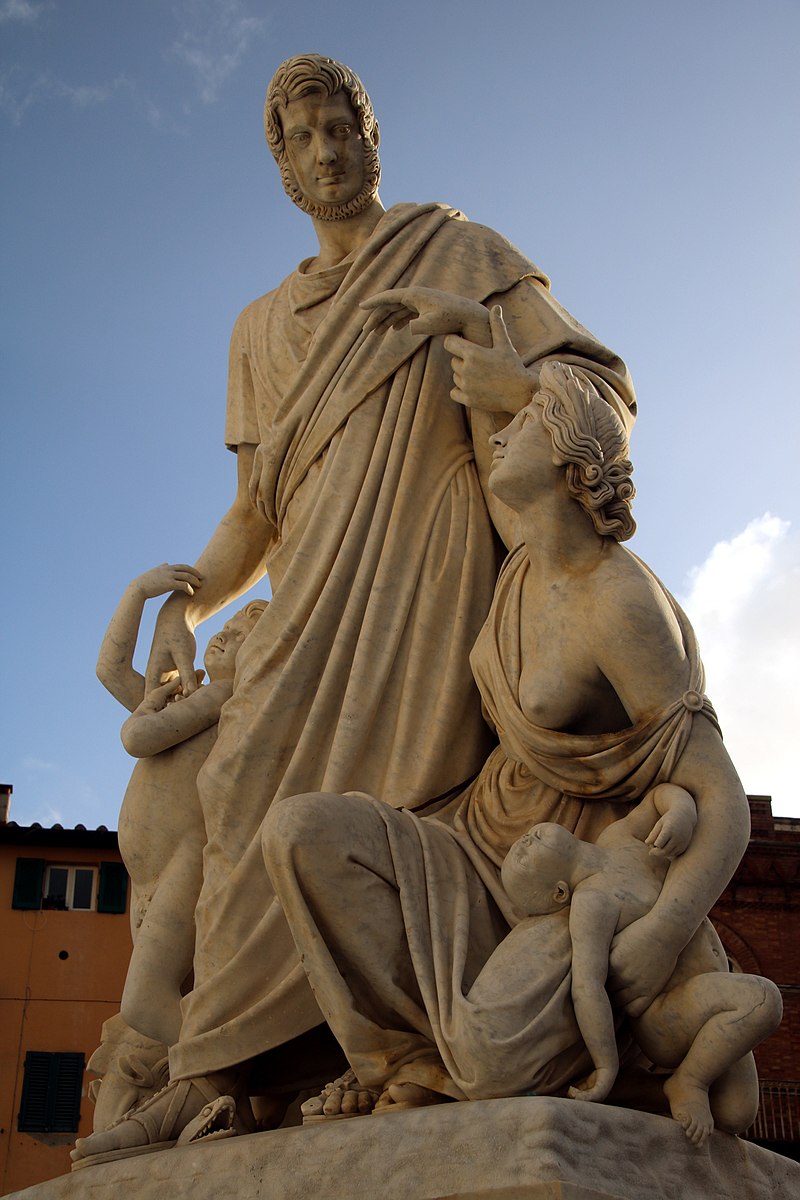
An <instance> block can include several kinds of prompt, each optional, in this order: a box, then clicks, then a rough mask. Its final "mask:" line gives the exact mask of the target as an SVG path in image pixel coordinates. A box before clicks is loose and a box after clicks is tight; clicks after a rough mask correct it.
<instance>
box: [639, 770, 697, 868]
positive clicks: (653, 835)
mask: <svg viewBox="0 0 800 1200" xmlns="http://www.w3.org/2000/svg"><path fill="white" fill-rule="evenodd" d="M649 798H650V799H651V800H652V802H653V804H654V805H655V807H656V810H657V812H659V813H660V819H659V820H658V821H656V823H655V825H654V826H653V828H652V829H651V830H650V833H649V834H648V835H647V837H646V838H645V843H646V845H648V846H650V847H652V849H653V850H658V851H660V852H661V853H662V854H663V855H664V857H665V858H670V859H672V858H677V857H678V855H679V854H683V852H684V850H685V849H686V847H687V846H688V845H689V843H690V841H691V840H692V834H693V833H694V827H695V825H696V824H697V805H696V804H695V802H694V797H693V796H691V795H690V794H689V792H687V791H686V789H685V788H682V787H678V786H677V784H674V783H660V784H658V786H657V787H654V788H653V790H652V791H651V792H650V793H649Z"/></svg>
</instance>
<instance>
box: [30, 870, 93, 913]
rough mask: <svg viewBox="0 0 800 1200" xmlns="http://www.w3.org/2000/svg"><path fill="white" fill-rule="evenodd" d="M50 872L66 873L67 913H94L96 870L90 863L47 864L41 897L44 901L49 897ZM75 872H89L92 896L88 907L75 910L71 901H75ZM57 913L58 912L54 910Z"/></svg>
mask: <svg viewBox="0 0 800 1200" xmlns="http://www.w3.org/2000/svg"><path fill="white" fill-rule="evenodd" d="M51 871H66V872H67V895H66V902H67V911H68V912H94V910H95V909H96V908H97V876H98V869H97V867H95V866H93V865H92V864H91V863H58V862H54V863H48V864H47V866H46V867H45V872H44V889H43V893H42V897H43V899H44V900H46V899H47V897H48V896H49V895H50V872H51ZM77 871H90V872H91V876H92V894H91V898H90V901H89V905H88V907H86V908H75V906H74V904H73V901H74V899H75V874H76V872H77ZM55 911H58V910H55Z"/></svg>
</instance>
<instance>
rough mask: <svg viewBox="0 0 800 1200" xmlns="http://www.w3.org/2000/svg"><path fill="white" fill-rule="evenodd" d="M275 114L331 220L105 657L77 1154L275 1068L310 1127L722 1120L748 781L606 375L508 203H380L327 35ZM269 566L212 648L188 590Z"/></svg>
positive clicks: (747, 1099) (249, 1109) (241, 578)
mask: <svg viewBox="0 0 800 1200" xmlns="http://www.w3.org/2000/svg"><path fill="white" fill-rule="evenodd" d="M265 129H266V137H267V142H268V145H269V148H270V150H271V152H272V154H273V156H274V157H275V159H276V162H277V164H278V167H279V169H280V173H281V178H282V181H283V185H284V188H285V190H286V192H287V193H288V195H289V196H290V198H291V199H292V201H293V202H294V203H295V204H296V205H297V206H298V207H299V208H300V209H302V211H303V212H304V213H306V214H307V215H308V217H309V218H310V221H311V224H312V225H313V228H314V231H315V233H316V235H317V239H318V242H319V249H318V252H317V254H316V255H313V256H312V257H310V258H307V259H306V260H304V261H303V262H302V263H300V265H299V267H298V268H297V270H296V271H295V272H293V273H292V274H291V275H290V276H289V277H288V278H287V279H285V280H284V281H283V282H282V283H279V284H278V285H277V286H276V287H275V288H274V290H272V291H270V292H268V293H267V294H266V295H264V296H262V297H261V298H260V299H258V300H255V301H254V302H253V303H252V304H250V305H249V306H248V307H247V308H245V310H244V311H243V313H242V314H241V316H240V317H239V319H238V321H237V322H236V326H235V328H234V331H233V336H232V340H231V350H230V374H229V390H228V409H227V422H226V443H227V445H228V447H229V448H230V449H231V450H233V451H234V452H235V455H236V470H237V485H236V492H235V496H234V499H233V503H232V505H231V507H230V509H229V510H228V512H227V513H226V514H225V515H224V516H223V517H222V519H221V521H220V523H219V525H218V527H217V528H216V530H214V531H213V532H212V534H211V537H210V540H209V542H208V544H207V546H206V549H205V550H204V551H203V553H202V554H201V556H200V558H199V559H198V561H197V563H196V564H195V565H193V566H189V565H180V564H179V565H168V564H164V565H163V566H161V567H157V568H154V569H153V570H151V571H148V572H147V573H146V574H145V575H142V576H140V577H139V578H138V579H136V580H134V582H133V583H132V584H131V585H130V586H129V587H128V589H127V590H126V592H125V594H124V595H123V597H122V600H121V602H120V605H119V607H118V609H117V612H116V613H115V614H114V617H113V619H112V622H111V625H110V626H109V630H108V632H107V634H106V638H105V640H104V642H103V647H102V650H101V653H100V659H99V662H98V673H99V675H100V678H101V679H102V681H103V682H104V683H105V684H106V686H107V687H108V688H109V689H110V690H111V691H112V692H113V694H114V695H115V696H116V697H117V698H118V699H119V700H120V701H121V702H122V703H123V704H124V705H125V706H126V708H127V709H128V710H129V712H130V714H131V715H130V716H129V717H128V719H127V720H126V722H125V725H124V727H123V742H124V744H125V747H126V749H127V750H128V751H129V752H130V753H131V754H132V755H133V756H135V757H136V758H137V763H136V766H135V769H134V772H133V775H132V778H131V783H130V786H129V788H128V792H127V794H126V796H125V800H124V803H123V808H122V813H121V816H120V845H121V848H122V851H123V855H124V858H125V861H126V864H127V866H128V869H129V872H130V875H131V881H132V887H133V904H132V927H133V937H134V950H133V956H132V959H131V965H130V970H129V974H128V980H127V983H126V986H125V992H124V995H123V1000H122V1006H121V1012H120V1014H119V1016H118V1017H115V1018H113V1019H112V1020H111V1021H109V1022H107V1023H106V1027H105V1029H104V1036H103V1043H102V1044H101V1046H100V1047H99V1049H98V1050H97V1052H96V1053H95V1055H94V1056H93V1059H92V1060H91V1063H90V1066H91V1067H92V1068H93V1069H94V1070H95V1072H96V1073H97V1074H98V1075H99V1076H100V1080H99V1084H98V1085H96V1086H95V1088H94V1092H95V1099H96V1110H95V1132H94V1133H93V1134H92V1135H91V1136H89V1137H88V1138H85V1139H82V1140H81V1141H79V1142H78V1144H77V1146H76V1149H75V1150H74V1151H73V1160H74V1165H75V1167H90V1166H92V1165H93V1164H95V1163H99V1162H106V1161H109V1160H111V1159H114V1158H119V1157H125V1156H128V1155H136V1154H140V1153H144V1152H149V1151H153V1150H159V1149H168V1148H170V1147H172V1146H174V1145H176V1144H178V1145H185V1144H187V1143H189V1142H192V1141H200V1140H202V1141H212V1140H215V1139H217V1138H220V1137H226V1136H232V1135H233V1134H236V1133H246V1132H252V1131H254V1130H256V1129H269V1128H273V1127H276V1126H277V1125H279V1124H280V1123H281V1121H282V1120H284V1115H285V1112H286V1110H287V1106H289V1105H290V1103H291V1102H292V1101H294V1100H295V1098H296V1097H298V1096H299V1100H298V1101H297V1102H298V1103H301V1114H300V1116H301V1117H302V1119H304V1120H305V1121H306V1122H307V1123H312V1122H325V1121H329V1120H332V1119H342V1118H346V1117H358V1116H371V1117H376V1116H379V1115H381V1114H383V1113H385V1112H387V1111H389V1110H396V1109H401V1108H416V1107H422V1106H427V1105H432V1104H439V1103H465V1102H469V1101H473V1100H488V1099H493V1098H498V1097H509V1096H556V1097H563V1098H564V1100H565V1102H568V1103H587V1102H589V1103H592V1102H594V1103H600V1102H603V1101H605V1100H608V1102H610V1103H613V1104H619V1105H623V1106H630V1107H639V1108H643V1109H645V1110H647V1111H650V1112H663V1113H664V1114H665V1115H667V1116H668V1115H670V1114H671V1116H672V1117H673V1118H674V1119H675V1120H676V1121H678V1122H679V1123H680V1124H681V1125H682V1126H683V1128H684V1130H685V1132H686V1136H687V1138H688V1139H689V1142H690V1143H692V1145H694V1146H702V1145H703V1144H704V1143H705V1141H706V1140H707V1138H708V1137H709V1135H710V1133H711V1130H712V1129H713V1128H714V1127H717V1128H720V1129H722V1130H726V1131H728V1132H733V1133H739V1132H742V1131H743V1130H745V1129H746V1128H747V1127H748V1126H749V1125H750V1124H751V1123H752V1121H753V1118H754V1116H755V1111H756V1107H757V1104H758V1083H757V1079H756V1074H755V1066H754V1061H753V1056H752V1049H753V1047H754V1046H755V1045H757V1044H758V1042H760V1041H761V1040H762V1039H763V1038H765V1037H766V1036H768V1035H769V1033H771V1032H772V1030H773V1029H774V1028H775V1027H776V1025H777V1023H778V1021H779V1020H780V1012H781V1004H780V997H779V993H778V991H777V989H776V988H775V986H774V985H773V984H771V983H770V982H769V981H768V980H765V979H761V978H758V977H756V976H749V975H742V974H735V973H734V974H732V973H731V972H730V971H729V968H728V963H727V961H726V958H725V955H724V952H723V950H722V947H721V944H720V942H719V939H718V938H717V936H716V934H715V932H714V930H713V928H712V926H711V925H710V923H709V921H708V919H707V913H708V911H709V910H710V908H711V906H712V905H713V903H714V901H715V900H716V899H717V897H718V896H719V894H720V893H721V892H722V890H723V889H724V887H725V886H726V884H727V883H728V881H729V880H730V878H731V876H732V874H733V872H734V870H735V868H736V866H737V864H738V862H739V859H740V857H741V855H742V853H743V852H744V849H745V847H746V845H747V839H748V829H749V824H748V806H747V800H746V797H745V795H744V792H743V790H742V786H741V784H740V782H739V779H738V777H737V775H736V771H735V769H734V767H733V766H732V764H731V762H730V759H729V758H728V755H727V753H726V750H725V748H724V746H723V742H722V738H721V735H720V730H719V727H718V724H717V719H716V716H715V713H714V710H713V708H712V706H711V703H710V701H709V699H708V697H707V696H706V694H705V680H704V673H703V667H702V663H701V660H700V657H699V653H698V648H697V645H696V642H695V638H694V634H693V632H692V629H691V626H690V625H689V623H688V621H687V619H686V617H685V615H684V614H683V612H682V611H681V609H680V607H679V606H678V605H677V604H676V602H675V601H674V599H673V598H672V597H671V596H670V594H669V593H668V592H667V590H666V589H665V588H664V586H663V585H662V584H661V583H660V582H659V580H658V579H657V578H656V577H655V576H654V575H653V574H652V572H651V571H650V570H649V569H648V567H647V566H646V565H645V564H644V563H643V562H641V561H640V560H639V559H638V558H637V557H636V556H635V555H634V554H632V553H631V552H630V551H629V550H628V549H627V548H626V547H625V546H624V545H623V542H624V541H626V540H627V539H628V538H630V536H631V535H632V534H633V532H634V529H635V524H634V520H633V517H632V514H631V501H632V498H633V494H634V488H633V483H632V478H631V476H632V465H631V462H630V459H629V448H628V447H629V442H628V439H629V434H630V432H631V429H632V426H633V423H634V419H635V416H636V400H635V397H634V392H633V387H632V383H631V380H630V377H629V374H628V371H627V369H626V367H625V365H624V363H623V362H622V360H621V359H620V358H618V357H617V356H616V355H615V354H614V353H612V352H611V351H610V350H608V349H607V348H606V347H605V346H603V345H601V344H600V343H599V342H598V341H597V340H596V339H595V338H594V337H593V336H592V335H591V334H590V333H589V332H587V330H585V329H584V328H583V327H582V326H581V325H580V324H578V322H577V321H575V319H574V318H573V317H572V316H571V315H570V314H569V313H568V312H567V311H566V310H565V309H564V308H562V307H561V306H560V305H559V304H558V302H557V301H556V300H555V299H554V298H553V296H552V294H551V292H550V285H549V281H548V279H547V277H546V276H545V275H544V274H543V273H542V271H540V270H539V269H538V268H537V267H535V266H534V265H533V264H532V263H531V262H530V261H528V260H527V259H526V258H525V257H524V256H523V255H522V254H521V253H520V252H519V251H518V250H517V249H515V247H514V246H512V245H511V244H510V243H509V242H507V241H506V240H505V239H504V238H502V237H501V236H500V235H499V234H497V233H495V232H493V231H492V230H491V229H488V228H485V227H483V226H480V225H476V224H473V223H471V222H469V221H468V220H467V219H466V218H465V217H464V216H463V215H462V214H461V213H460V212H458V211H456V210H454V209H451V208H449V207H447V206H445V205H443V204H438V203H437V204H432V203H431V204H412V203H403V204H398V205H395V206H394V207H392V208H390V209H389V210H388V211H385V210H384V208H383V206H382V205H381V202H380V199H379V197H378V185H379V178H380V163H379V158H378V146H379V129H378V123H377V120H376V118H375V114H374V112H373V109H372V105H371V102H370V100H369V97H368V96H367V94H366V92H365V90H364V88H363V85H362V84H361V82H360V80H359V79H358V77H357V76H356V75H355V74H354V73H353V72H352V71H351V70H350V69H349V68H348V67H345V66H344V65H342V64H340V63H338V62H335V61H333V60H331V59H328V58H324V57H322V56H319V55H313V54H312V55H302V56H298V57H296V58H293V59H290V60H288V61H287V62H285V63H284V64H283V65H282V66H281V67H279V69H278V70H277V72H276V73H275V75H274V77H273V79H272V81H271V83H270V85H269V89H268V92H267V100H266V108H265ZM265 574H268V576H269V581H270V585H271V589H272V595H271V599H270V601H269V603H267V602H266V601H256V602H251V603H249V604H247V605H246V607H245V608H243V609H242V610H241V611H240V612H238V613H237V614H236V615H235V616H234V617H233V618H232V619H231V620H229V621H228V623H227V624H226V625H225V627H224V628H223V629H222V631H221V632H220V633H218V634H216V635H215V636H214V637H212V638H211V640H210V642H209V644H208V648H207V650H206V653H205V658H204V664H205V672H206V673H207V678H208V681H207V682H206V681H205V675H204V672H202V671H197V670H196V668H195V638H194V630H195V628H196V627H197V626H198V624H200V623H201V622H202V621H205V620H206V619H207V618H209V617H212V616H213V615H214V613H216V612H217V611H218V610H219V609H221V608H222V607H223V606H224V605H226V604H228V603H229V602H230V601H232V600H234V599H236V598H237V597H239V596H241V595H242V594H243V593H244V592H246V591H247V590H248V589H249V588H250V587H252V586H253V585H254V584H255V583H257V582H258V581H259V580H260V579H261V578H262V577H263V576H264V575H265ZM159 595H166V596H167V599H166V601H165V602H164V604H163V606H162V608H161V611H160V613H159V616H158V620H157V624H156V630H155V635H154V641H153V646H152V650H151V654H150V660H149V664H148V669H147V678H146V679H145V678H142V676H141V675H139V674H138V673H137V672H136V671H135V670H134V669H133V666H132V658H133V651H134V647H135V643H136V638H137V634H138V626H139V620H140V617H141V614H142V610H143V607H144V604H145V602H146V600H147V599H149V598H152V597H155V596H159ZM323 1026H327V1029H328V1030H329V1031H330V1034H329V1035H327V1036H328V1037H329V1040H330V1043H331V1045H333V1046H334V1047H335V1050H336V1054H337V1055H338V1056H339V1057H338V1058H337V1059H334V1060H333V1061H336V1062H339V1063H340V1067H337V1069H336V1072H334V1071H332V1070H331V1071H328V1073H327V1074H326V1073H325V1071H326V1068H327V1063H325V1064H324V1065H323V1064H322V1062H321V1061H320V1063H319V1064H318V1066H317V1067H316V1069H315V1060H314V1053H313V1050H309V1046H312V1047H313V1045H316V1044H317V1043H315V1042H314V1040H313V1039H314V1038H315V1037H317V1036H318V1033H319V1030H320V1027H323ZM278 1060H280V1062H281V1064H282V1067H281V1070H282V1071H283V1074H284V1082H285V1079H286V1078H288V1080H289V1085H290V1086H283V1087H282V1088H278V1087H277V1086H274V1080H273V1079H272V1077H271V1075H270V1070H271V1067H270V1064H271V1063H272V1064H275V1063H276V1062H278ZM287 1062H288V1064H289V1067H288V1074H287V1066H286V1064H287ZM334 1073H335V1074H336V1078H335V1079H331V1078H330V1076H331V1075H332V1074H334ZM532 1102H533V1101H532ZM299 1119H300V1118H299V1117H298V1120H299ZM209 1152H210V1151H209Z"/></svg>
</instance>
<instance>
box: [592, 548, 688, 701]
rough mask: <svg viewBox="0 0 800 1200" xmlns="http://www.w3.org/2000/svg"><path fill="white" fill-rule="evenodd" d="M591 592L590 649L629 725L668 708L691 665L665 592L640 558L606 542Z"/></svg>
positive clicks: (682, 636) (675, 615)
mask: <svg viewBox="0 0 800 1200" xmlns="http://www.w3.org/2000/svg"><path fill="white" fill-rule="evenodd" d="M591 590H592V593H593V601H594V603H593V604H592V606H591V613H592V617H591V628H590V631H589V636H590V638H591V643H592V647H593V650H594V652H595V655H596V657H597V663H598V666H599V667H600V670H601V671H602V672H603V674H604V675H605V676H606V678H607V679H608V681H609V682H610V683H611V685H612V686H613V687H614V689H615V690H616V692H617V694H618V695H619V697H620V699H621V701H622V703H623V704H624V706H625V708H626V710H627V712H628V713H629V715H630V717H631V720H633V721H638V720H641V719H643V718H646V717H647V716H649V715H651V714H652V713H653V712H655V711H658V710H659V709H661V708H664V707H667V706H668V705H669V704H671V703H672V702H673V701H674V700H675V699H676V697H677V696H679V695H680V694H681V693H682V691H683V690H685V688H686V687H687V686H688V680H689V674H690V669H691V665H690V662H689V657H688V654H687V647H686V645H685V641H684V634H683V631H682V629H681V624H680V621H679V619H678V616H677V614H676V611H675V609H674V607H673V605H672V603H671V601H670V597H669V596H668V594H667V592H666V589H665V588H664V587H663V585H662V584H661V583H660V581H659V580H658V578H657V577H656V576H655V575H654V574H653V573H652V572H651V571H650V570H649V569H648V568H647V567H646V566H645V564H644V563H643V562H641V560H640V559H638V558H637V557H636V556H635V555H634V554H631V552H630V551H629V550H627V549H626V548H625V547H624V546H621V545H619V544H618V543H616V542H610V543H609V545H608V547H607V552H606V553H605V554H604V555H603V557H602V559H601V561H600V562H599V564H598V566H597V568H596V570H595V571H594V572H593V576H592V588H591Z"/></svg>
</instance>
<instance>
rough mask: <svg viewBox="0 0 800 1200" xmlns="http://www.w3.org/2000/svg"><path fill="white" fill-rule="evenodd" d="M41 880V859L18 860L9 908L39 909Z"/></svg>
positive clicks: (42, 877) (42, 865)
mask: <svg viewBox="0 0 800 1200" xmlns="http://www.w3.org/2000/svg"><path fill="white" fill-rule="evenodd" d="M43 879H44V859H43V858H18V859H17V869H16V872H15V874H14V895H13V897H12V899H11V907H12V908H41V907H42V880H43Z"/></svg>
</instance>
